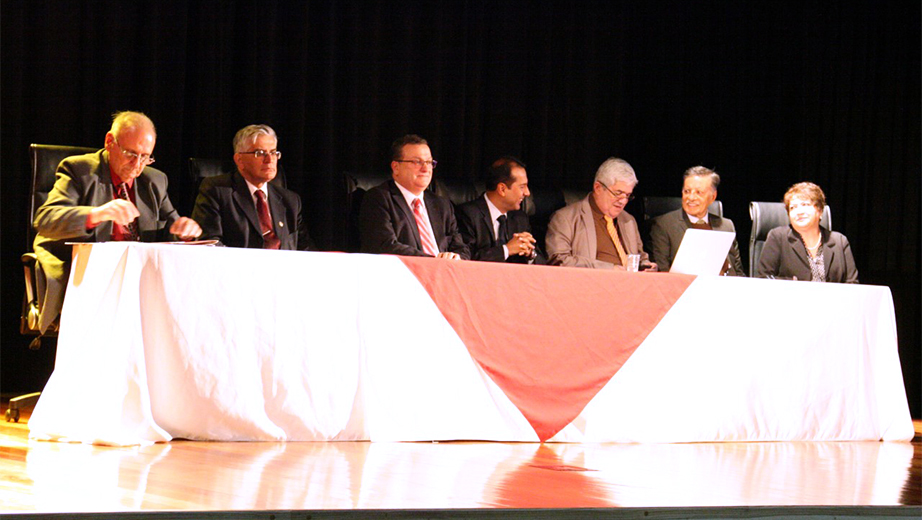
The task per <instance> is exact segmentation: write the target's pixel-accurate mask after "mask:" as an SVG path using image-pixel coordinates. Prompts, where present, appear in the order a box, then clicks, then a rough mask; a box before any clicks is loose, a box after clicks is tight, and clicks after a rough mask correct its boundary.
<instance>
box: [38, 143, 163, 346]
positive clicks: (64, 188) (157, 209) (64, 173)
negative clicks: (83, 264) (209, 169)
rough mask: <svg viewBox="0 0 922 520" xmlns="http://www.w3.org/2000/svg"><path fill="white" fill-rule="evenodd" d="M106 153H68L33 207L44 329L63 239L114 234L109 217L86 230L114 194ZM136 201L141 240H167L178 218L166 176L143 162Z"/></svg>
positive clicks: (57, 303) (61, 269) (64, 272)
mask: <svg viewBox="0 0 922 520" xmlns="http://www.w3.org/2000/svg"><path fill="white" fill-rule="evenodd" d="M108 158H109V155H108V152H106V151H105V150H99V151H98V152H95V153H90V154H86V155H78V156H73V157H68V158H66V159H64V160H63V161H61V164H59V165H58V169H57V172H56V173H55V175H56V176H57V179H56V180H55V183H54V187H53V188H52V189H51V192H50V193H49V194H48V199H47V200H46V201H45V203H44V204H42V206H41V207H40V208H39V209H38V211H36V213H35V221H34V222H33V225H34V226H35V230H36V232H37V235H36V236H35V242H34V244H33V248H34V249H35V254H36V256H37V257H38V263H39V267H40V269H37V273H36V274H37V276H38V285H39V286H38V288H37V289H38V296H39V307H40V308H41V310H42V312H41V316H40V317H39V328H40V329H41V330H42V332H44V331H45V330H46V329H47V328H48V326H49V325H51V324H52V322H53V321H54V319H55V318H56V317H57V316H58V314H59V313H60V312H61V305H62V303H63V301H64V290H65V289H66V288H67V277H68V275H69V273H70V259H71V247H70V246H68V245H65V242H105V241H107V240H109V239H110V238H111V237H112V222H111V221H107V222H101V223H100V224H99V225H97V226H96V227H95V228H93V229H91V230H87V229H86V218H87V215H89V213H90V210H91V209H93V208H94V207H97V206H102V205H103V204H105V203H107V202H109V201H110V200H112V198H113V194H114V188H113V186H112V174H111V172H110V171H109V159H108ZM134 189H135V203H136V205H137V207H138V211H139V212H140V214H141V216H140V217H139V218H138V231H139V232H140V235H141V236H140V238H141V240H142V241H144V242H156V241H158V240H169V239H171V235H170V234H169V229H170V226H172V225H173V222H175V221H176V220H177V219H179V213H177V212H176V210H175V209H174V208H173V204H172V203H171V202H170V197H169V195H168V194H167V176H166V174H164V173H163V172H162V171H160V170H157V169H154V168H151V167H146V168H144V170H143V171H142V172H141V175H140V176H139V177H138V178H137V179H135V181H134Z"/></svg>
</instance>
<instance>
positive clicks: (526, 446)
mask: <svg viewBox="0 0 922 520" xmlns="http://www.w3.org/2000/svg"><path fill="white" fill-rule="evenodd" d="M5 409H6V406H5V404H4V410H5ZM88 420H91V419H88ZM915 425H916V438H915V440H914V442H913V443H911V444H910V443H879V442H822V443H808V442H777V443H707V444H630V445H619V444H544V445H541V444H532V443H495V442H443V443H368V442H327V443H310V442H291V443H261V442H260V443H257V442H253V443H230V442H189V441H174V442H171V443H168V444H157V445H153V446H144V447H131V448H114V447H101V446H86V445H79V444H64V443H50V442H37V441H29V440H28V411H27V413H26V414H25V415H24V417H23V419H22V420H21V421H20V422H19V423H18V424H16V423H5V422H4V423H2V424H0V476H2V478H0V513H32V514H35V513H71V514H68V515H62V516H61V517H62V518H63V517H68V518H72V517H74V516H75V515H73V513H86V515H82V516H84V517H92V518H102V517H111V518H123V517H126V516H132V517H136V516H148V514H150V515H152V516H157V515H159V516H160V517H162V518H166V517H171V518H203V517H209V518H222V517H223V518H256V517H260V518H325V517H335V518H345V517H349V516H351V517H355V518H368V517H387V518H411V517H428V518H459V517H469V518H493V517H498V516H507V517H518V518H551V517H567V518H591V517H615V516H622V517H632V518H642V517H649V518H692V517H693V518H704V517H722V518H727V517H738V518H767V517H778V516H784V517H791V516H797V517H829V518H832V517H833V516H834V517H836V518H849V517H854V518H858V517H861V518H867V517H868V516H904V517H915V518H918V517H920V516H922V507H920V506H922V435H920V430H922V421H916V423H915ZM779 506H783V508H782V507H779ZM791 506H794V507H791ZM907 506H909V507H907ZM156 512H160V513H156ZM178 512H184V513H178ZM350 512H351V515H350V514H349V513H350ZM308 513H309V514H308Z"/></svg>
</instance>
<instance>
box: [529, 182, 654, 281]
mask: <svg viewBox="0 0 922 520" xmlns="http://www.w3.org/2000/svg"><path fill="white" fill-rule="evenodd" d="M591 196H592V194H589V195H588V196H587V197H586V198H584V199H583V200H581V201H579V202H574V203H573V204H570V205H569V206H566V207H564V208H561V209H559V210H557V211H556V212H555V213H554V215H552V216H551V223H550V224H548V226H547V238H546V240H545V246H546V247H547V255H548V263H549V264H551V265H564V266H569V267H590V268H595V269H613V268H614V267H615V266H614V264H610V263H608V262H603V261H601V260H596V258H595V257H596V253H597V250H596V236H595V223H594V222H593V221H592V208H591V207H590V206H589V197H591ZM615 223H616V224H617V226H618V233H619V234H620V235H621V241H622V242H624V247H625V252H626V253H627V254H629V255H633V254H639V255H640V261H641V262H646V261H648V260H649V255H647V253H645V252H644V250H643V243H642V242H641V240H640V230H639V229H637V221H636V220H634V217H632V216H631V215H630V214H629V213H628V212H627V211H622V212H621V214H619V215H618V218H616V219H615Z"/></svg>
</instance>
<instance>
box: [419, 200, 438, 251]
mask: <svg viewBox="0 0 922 520" xmlns="http://www.w3.org/2000/svg"><path fill="white" fill-rule="evenodd" d="M422 207H423V201H421V200H419V199H413V216H414V217H416V227H418V228H419V240H420V242H422V243H423V253H426V254H427V255H429V256H439V248H438V247H436V245H435V238H433V237H432V231H429V226H427V225H426V219H424V218H423V209H422Z"/></svg>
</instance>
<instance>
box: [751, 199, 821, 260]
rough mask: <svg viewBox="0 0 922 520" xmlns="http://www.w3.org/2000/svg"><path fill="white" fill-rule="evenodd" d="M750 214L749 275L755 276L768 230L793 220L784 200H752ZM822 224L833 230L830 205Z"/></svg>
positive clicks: (785, 224)
mask: <svg viewBox="0 0 922 520" xmlns="http://www.w3.org/2000/svg"><path fill="white" fill-rule="evenodd" d="M749 216H750V217H752V234H751V235H750V236H749V276H751V277H753V278H754V277H755V276H756V269H757V268H758V267H759V259H760V258H761V257H762V248H763V247H764V246H765V239H766V238H768V232H769V231H771V230H772V229H774V228H776V227H779V226H787V225H788V224H790V223H791V221H790V219H789V218H788V212H787V210H786V209H784V203H783V202H750V203H749ZM820 225H821V226H823V227H824V228H826V229H828V230H832V210H830V209H829V206H826V207H825V208H824V209H823V215H822V216H821V217H820Z"/></svg>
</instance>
